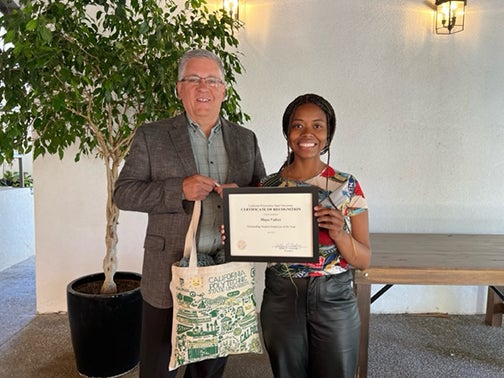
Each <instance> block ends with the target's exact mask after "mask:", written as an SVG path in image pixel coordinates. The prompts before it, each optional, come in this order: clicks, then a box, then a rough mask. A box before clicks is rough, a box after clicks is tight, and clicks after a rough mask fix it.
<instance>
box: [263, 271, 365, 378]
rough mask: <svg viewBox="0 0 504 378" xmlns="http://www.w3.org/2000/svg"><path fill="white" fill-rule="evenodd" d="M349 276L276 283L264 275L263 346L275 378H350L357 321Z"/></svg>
mask: <svg viewBox="0 0 504 378" xmlns="http://www.w3.org/2000/svg"><path fill="white" fill-rule="evenodd" d="M351 283H352V273H351V272H346V273H342V274H338V275H332V276H322V277H310V278H294V279H290V278H282V277H280V276H278V275H277V273H276V272H275V271H274V270H272V269H267V270H266V286H265V289H264V296H263V302H262V306H261V324H262V330H263V337H264V343H265V346H266V350H267V351H268V355H269V358H270V362H271V367H272V370H273V374H274V375H275V377H276V378H308V377H309V378H315V377H320V378H330V377H335V378H336V377H337V378H346V377H348V378H353V377H354V376H355V371H356V369H357V358H358V353H359V334H360V319H359V310H358V307H357V300H356V298H355V295H354V293H353V289H352V284H351Z"/></svg>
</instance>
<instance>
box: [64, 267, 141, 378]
mask: <svg viewBox="0 0 504 378" xmlns="http://www.w3.org/2000/svg"><path fill="white" fill-rule="evenodd" d="M140 279H141V275H140V274H137V273H129V272H117V273H116V274H115V276H114V280H115V282H116V283H117V284H118V287H120V286H121V281H122V280H124V281H125V282H128V283H129V284H130V285H131V284H135V285H136V288H133V289H131V290H129V291H125V292H119V293H118V294H108V295H107V294H105V295H104V294H87V293H83V292H81V291H82V288H83V287H85V286H87V285H88V284H94V285H98V286H101V283H102V282H103V280H104V274H103V273H97V274H92V275H88V276H84V277H81V278H78V279H76V280H74V281H72V282H70V283H69V284H68V286H67V307H68V319H69V322H70V333H71V337H72V345H73V349H74V353H75V359H76V362H77V370H78V371H79V373H80V374H81V375H84V376H87V377H116V376H120V375H123V374H125V373H127V372H128V371H130V370H132V369H133V368H135V366H136V365H137V364H138V360H139V350H140V331H141V325H142V297H141V294H140ZM98 282H99V283H98ZM136 283H138V284H136ZM118 291H119V290H118Z"/></svg>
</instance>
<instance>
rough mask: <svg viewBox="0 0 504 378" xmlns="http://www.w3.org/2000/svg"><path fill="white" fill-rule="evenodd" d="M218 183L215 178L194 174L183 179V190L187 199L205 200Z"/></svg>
mask: <svg viewBox="0 0 504 378" xmlns="http://www.w3.org/2000/svg"><path fill="white" fill-rule="evenodd" d="M216 184H217V181H215V180H214V179H213V178H210V177H207V176H202V175H193V176H189V177H186V178H185V179H184V181H182V191H183V192H184V197H185V199H186V200H188V201H203V200H204V199H205V198H207V196H208V194H209V193H210V192H211V191H212V190H214V188H215V186H216Z"/></svg>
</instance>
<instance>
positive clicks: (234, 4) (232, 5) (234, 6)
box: [222, 0, 240, 20]
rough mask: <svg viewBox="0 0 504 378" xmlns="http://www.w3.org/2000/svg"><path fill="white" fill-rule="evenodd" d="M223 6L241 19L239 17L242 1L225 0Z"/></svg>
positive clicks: (234, 16) (229, 12) (233, 15)
mask: <svg viewBox="0 0 504 378" xmlns="http://www.w3.org/2000/svg"><path fill="white" fill-rule="evenodd" d="M222 7H223V8H224V9H225V10H226V12H227V13H228V14H229V15H230V16H231V17H233V18H234V19H235V20H238V19H239V17H240V2H239V1H238V0H223V1H222Z"/></svg>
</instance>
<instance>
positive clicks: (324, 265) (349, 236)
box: [261, 94, 371, 378]
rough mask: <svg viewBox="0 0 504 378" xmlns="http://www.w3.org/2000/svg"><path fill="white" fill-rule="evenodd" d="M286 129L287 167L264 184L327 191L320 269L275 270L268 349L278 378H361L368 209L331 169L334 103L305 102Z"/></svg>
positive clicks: (265, 323) (286, 120)
mask: <svg viewBox="0 0 504 378" xmlns="http://www.w3.org/2000/svg"><path fill="white" fill-rule="evenodd" d="M282 127H283V133H284V136H285V137H286V139H287V144H288V157H287V161H286V162H285V163H284V165H283V166H282V167H281V169H280V171H279V172H277V173H275V174H272V175H269V176H268V177H266V178H265V179H263V180H262V182H261V184H262V186H276V187H288V186H306V185H313V186H317V187H318V188H319V205H318V206H316V207H315V216H316V218H317V222H318V226H319V248H320V249H319V262H318V263H307V264H302V263H289V262H286V263H275V264H268V268H267V270H266V282H265V290H264V297H263V302H262V307H261V323H262V330H263V336H264V342H265V346H266V350H267V352H268V355H269V358H270V362H271V366H272V370H273V373H274V375H275V377H277V378H283V377H285V378H296V377H299V378H301V377H303V378H308V377H310V378H312V377H321V378H322V377H324V378H326V377H338V378H341V377H354V375H355V371H356V368H357V358H358V349H359V330H360V319H359V312H358V307H357V302H356V298H355V295H354V293H353V288H352V273H351V269H352V268H358V269H365V268H367V267H368V266H369V263H370V260H371V249H370V243H369V228H368V214H367V203H366V200H365V198H364V194H363V192H362V190H361V187H360V185H359V182H358V181H357V180H356V179H355V177H354V176H352V175H350V174H347V173H343V172H339V171H336V170H335V169H333V168H332V167H331V166H330V165H329V146H330V143H331V140H332V138H333V135H334V132H335V129H336V116H335V114H334V110H333V108H332V106H331V104H330V103H329V102H327V101H326V100H325V99H324V98H322V97H320V96H318V95H315V94H305V95H302V96H299V97H297V98H296V99H295V100H294V101H292V102H291V103H290V104H289V106H288V107H287V109H286V110H285V113H284V115H283V121H282ZM325 153H327V161H325V162H324V161H322V160H321V158H320V156H321V155H323V154H325Z"/></svg>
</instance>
